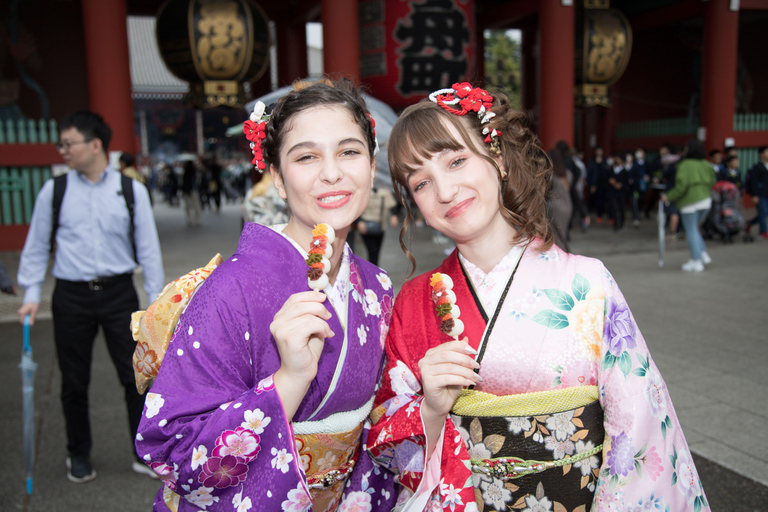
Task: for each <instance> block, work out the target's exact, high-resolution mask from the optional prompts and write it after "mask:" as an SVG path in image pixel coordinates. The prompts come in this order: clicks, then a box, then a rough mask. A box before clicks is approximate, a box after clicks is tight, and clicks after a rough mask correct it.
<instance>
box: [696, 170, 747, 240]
mask: <svg viewBox="0 0 768 512" xmlns="http://www.w3.org/2000/svg"><path fill="white" fill-rule="evenodd" d="M745 226H746V223H745V222H744V211H743V210H742V206H741V192H739V188H738V187H737V186H736V185H735V184H734V183H731V182H730V181H725V180H721V181H718V182H717V183H715V186H714V187H712V208H711V209H710V210H709V214H707V218H706V219H705V220H704V224H703V225H702V227H701V229H702V232H703V236H704V238H706V239H713V238H714V237H716V236H717V237H719V238H720V239H721V240H722V241H723V243H726V244H730V243H733V237H734V236H736V235H738V234H739V233H740V232H741V231H742V230H744V229H745ZM750 238H751V237H750V236H749V235H748V234H745V235H744V241H745V242H749V241H750Z"/></svg>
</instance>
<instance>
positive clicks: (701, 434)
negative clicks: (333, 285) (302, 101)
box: [0, 203, 768, 512]
mask: <svg viewBox="0 0 768 512" xmlns="http://www.w3.org/2000/svg"><path fill="white" fill-rule="evenodd" d="M155 215H156V219H157V225H158V231H159V233H160V240H161V244H162V249H163V260H164V263H165V275H166V281H168V280H170V279H173V278H176V277H178V276H179V275H181V274H183V273H185V272H186V271H188V270H190V269H192V268H196V267H198V266H201V265H203V264H204V263H206V262H207V261H208V260H209V259H210V258H211V257H212V256H213V255H214V254H215V253H216V252H220V253H221V254H222V255H223V256H224V257H225V258H226V257H228V256H230V255H231V254H232V252H233V251H234V249H235V247H236V245H237V238H238V233H239V230H240V220H239V206H238V205H234V204H228V205H223V206H222V211H221V212H220V213H218V214H215V213H211V212H206V213H205V214H204V217H203V225H202V226H200V227H197V228H188V227H186V225H185V222H184V214H183V210H182V209H180V208H170V207H168V206H166V205H165V204H163V203H158V204H157V205H156V207H155ZM416 234H417V236H416V238H415V240H414V243H413V246H412V251H413V252H414V254H415V256H416V258H417V261H418V272H424V271H427V270H430V269H432V268H434V267H435V266H436V265H437V264H439V262H440V261H441V260H442V258H443V254H444V249H447V248H449V245H448V244H445V243H443V244H442V245H440V244H435V243H433V241H432V236H431V229H430V228H428V227H421V228H418V230H417V233H416ZM657 247H658V246H657V244H656V237H655V227H654V226H653V225H652V223H651V222H650V221H648V222H645V223H643V225H642V226H641V227H640V229H637V230H635V229H632V228H631V227H630V228H628V229H626V230H624V231H622V232H619V233H613V232H612V231H611V230H610V228H609V227H608V226H607V225H603V226H597V225H596V226H593V228H592V229H590V231H589V232H587V233H581V232H578V231H577V232H575V233H573V241H572V247H571V249H572V251H573V252H574V253H578V254H585V255H588V256H594V257H598V258H600V259H601V260H603V262H604V263H605V265H606V266H607V267H608V269H609V270H610V271H611V272H612V274H613V276H614V278H615V279H616V281H617V282H618V284H619V286H620V288H621V290H622V291H623V293H624V295H625V297H626V299H627V302H628V303H629V306H630V308H631V309H632V312H633V314H634V316H635V318H636V320H637V323H638V325H639V326H640V330H641V331H642V333H643V335H644V337H645V339H646V342H647V343H648V345H649V347H650V349H651V354H652V356H653V358H654V360H655V361H656V364H657V365H658V367H659V369H660V370H661V373H662V375H663V376H664V378H665V380H666V382H667V385H668V387H669V390H670V394H671V397H672V400H673V403H674V404H675V408H676V410H677V414H678V416H679V417H680V421H681V422H682V425H683V429H684V431H685V433H686V437H687V439H688V442H689V444H690V447H691V450H692V451H693V452H694V457H695V459H696V463H697V467H698V469H699V472H700V474H701V478H702V481H703V482H704V489H705V491H706V493H707V496H708V498H709V501H710V504H711V505H712V509H713V510H715V511H719V510H731V511H766V510H768V429H766V428H765V424H766V422H767V421H768V372H766V370H765V368H766V366H768V343H766V339H767V338H768V337H767V336H766V333H765V319H766V318H767V317H766V314H765V313H764V310H765V290H766V289H768V271H766V268H765V262H766V254H767V253H768V243H765V242H759V241H758V242H755V243H753V244H743V243H741V242H740V241H739V242H737V243H734V244H732V245H723V244H720V243H719V242H710V243H709V249H710V250H709V252H710V254H711V256H712V258H713V260H714V261H713V263H712V265H711V266H709V267H708V268H707V270H706V271H705V272H703V273H701V274H693V275H692V274H686V273H684V272H682V271H680V265H681V264H682V263H683V262H685V261H686V260H687V259H688V252H687V246H686V244H685V242H684V241H678V242H673V243H671V244H670V247H668V252H667V254H666V257H665V263H666V264H665V266H664V267H663V268H659V266H658V253H657ZM357 249H358V250H359V251H363V252H364V247H363V244H362V243H360V242H359V241H358V244H357ZM18 258H19V253H18V252H0V261H2V262H3V263H4V264H5V265H6V266H7V267H8V270H9V271H10V272H11V275H12V276H13V277H14V280H15V275H16V270H17V268H18ZM380 263H381V266H382V267H383V268H385V269H386V270H387V271H388V272H389V274H390V276H391V277H392V280H393V282H394V283H395V284H396V286H397V287H399V284H400V283H401V282H402V279H403V277H404V275H405V272H406V270H405V269H406V265H407V260H406V259H405V257H404V256H403V255H402V252H401V251H400V248H399V244H398V241H397V231H396V230H392V229H391V230H390V231H389V233H388V234H387V236H386V239H385V246H384V248H383V251H382V257H381V262H380ZM135 281H136V286H137V289H139V290H141V281H142V279H141V274H138V275H137V278H136V280H135ZM52 289H53V280H52V279H51V278H50V276H49V277H48V278H47V279H46V282H45V285H44V288H43V297H44V298H45V299H46V301H47V300H48V299H49V298H50V295H51V291H52ZM140 295H141V296H142V304H143V305H146V297H144V296H143V290H142V291H141V293H140ZM20 303H21V299H20V297H15V298H14V297H9V296H6V295H0V385H2V386H3V388H4V389H6V393H3V394H2V395H0V411H1V412H2V414H0V450H1V453H3V454H4V460H5V463H3V468H4V469H3V471H2V478H0V510H9V511H11V510H25V511H27V510H28V511H46V512H49V511H70V510H78V511H91V510H94V511H95V510H121V511H123V510H124V511H140V510H149V509H150V508H151V503H152V498H153V496H154V493H155V492H156V490H157V489H158V482H157V481H156V480H151V479H149V478H147V477H145V476H141V475H137V474H135V473H133V472H132V471H131V469H130V464H131V452H130V446H131V441H130V439H129V435H128V432H127V428H126V425H127V416H126V413H125V408H124V404H123V401H122V395H121V392H120V389H119V383H118V381H117V378H116V375H115V372H114V368H113V367H112V364H111V362H110V361H109V357H108V355H107V351H106V349H105V346H104V343H103V340H102V339H99V340H97V343H96V348H95V353H94V367H93V372H92V385H91V411H92V423H93V425H92V429H93V438H94V447H93V451H92V460H93V463H94V466H95V468H96V469H97V471H98V478H96V480H95V481H93V482H91V483H88V484H80V485H78V484H72V483H70V482H69V481H68V480H67V479H66V475H65V468H64V458H65V457H66V447H65V445H66V440H65V435H64V425H63V422H64V420H63V415H62V412H61V405H60V401H59V397H58V393H59V386H60V377H59V372H58V369H57V368H56V363H55V354H54V348H53V343H52V325H51V321H50V304H49V303H48V302H44V303H43V310H42V311H41V315H40V317H39V320H38V322H37V324H36V325H35V326H34V327H33V328H32V331H31V333H32V334H31V339H32V346H33V350H34V358H35V361H36V362H37V363H38V364H39V368H38V372H37V377H36V390H35V403H36V411H35V418H36V424H37V428H38V430H37V460H36V463H35V473H34V478H35V480H34V484H35V488H34V493H33V495H32V496H31V498H27V497H26V496H25V494H24V460H23V455H22V453H23V452H22V442H21V439H22V437H21V390H20V376H19V371H18V369H17V368H16V365H17V363H18V361H19V357H20V351H21V345H22V329H21V326H20V325H19V324H18V322H17V320H16V317H15V310H16V309H17V308H18V306H19V305H20ZM673 512H674V511H673Z"/></svg>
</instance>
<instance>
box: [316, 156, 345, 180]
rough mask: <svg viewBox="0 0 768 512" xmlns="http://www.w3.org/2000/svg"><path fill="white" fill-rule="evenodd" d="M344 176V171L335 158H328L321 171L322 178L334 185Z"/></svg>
mask: <svg viewBox="0 0 768 512" xmlns="http://www.w3.org/2000/svg"><path fill="white" fill-rule="evenodd" d="M343 176H344V172H343V171H342V169H341V166H340V165H339V162H337V161H336V160H334V159H331V158H328V159H326V160H325V161H324V162H323V170H322V171H321V172H320V179H321V180H322V181H324V182H325V183H328V184H331V185H333V184H334V183H337V182H338V181H339V180H341V178H342V177H343Z"/></svg>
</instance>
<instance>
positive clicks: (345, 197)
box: [315, 190, 352, 209]
mask: <svg viewBox="0 0 768 512" xmlns="http://www.w3.org/2000/svg"><path fill="white" fill-rule="evenodd" d="M351 197H352V193H351V192H348V191H346V190H338V191H333V192H326V193H325V194H320V195H319V196H317V197H316V198H315V201H316V202H317V204H318V206H320V208H328V209H333V208H339V207H341V206H344V205H345V204H347V203H348V202H349V199H350V198H351Z"/></svg>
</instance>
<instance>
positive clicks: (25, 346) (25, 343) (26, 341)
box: [24, 315, 32, 352]
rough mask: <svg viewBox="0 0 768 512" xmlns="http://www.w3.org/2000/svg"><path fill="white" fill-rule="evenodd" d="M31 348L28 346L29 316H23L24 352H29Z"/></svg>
mask: <svg viewBox="0 0 768 512" xmlns="http://www.w3.org/2000/svg"><path fill="white" fill-rule="evenodd" d="M30 350H32V347H30V346H29V315H25V316H24V352H29V351H30Z"/></svg>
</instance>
